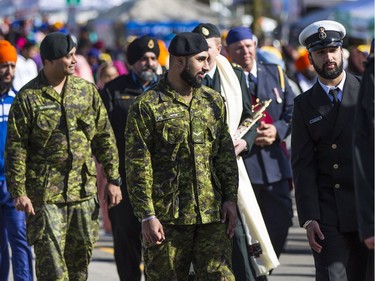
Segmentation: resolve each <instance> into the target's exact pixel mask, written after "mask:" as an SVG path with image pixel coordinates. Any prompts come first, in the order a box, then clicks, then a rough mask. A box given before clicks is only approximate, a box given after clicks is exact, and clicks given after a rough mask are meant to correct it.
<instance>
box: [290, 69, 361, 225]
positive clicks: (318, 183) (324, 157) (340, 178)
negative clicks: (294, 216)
mask: <svg viewBox="0 0 375 281" xmlns="http://www.w3.org/2000/svg"><path fill="white" fill-rule="evenodd" d="M346 75H347V76H346V81H345V84H344V90H343V98H342V101H341V105H340V109H339V112H338V113H337V111H336V109H335V108H334V107H333V105H332V102H331V101H330V99H329V98H328V96H327V94H326V93H325V92H324V90H323V89H322V87H321V86H320V84H319V83H318V82H317V83H316V84H315V85H314V86H313V87H312V88H311V89H310V90H308V91H306V92H305V93H303V94H301V95H300V96H298V97H296V98H295V103H294V113H293V131H292V166H293V176H294V182H295V188H296V203H297V210H298V217H299V222H300V225H303V224H304V223H305V222H306V221H307V220H312V219H313V220H317V221H318V222H320V223H321V224H325V225H331V226H337V227H338V228H339V230H340V231H341V232H349V231H357V219H356V208H355V197H354V182H353V160H352V159H353V157H352V137H353V120H354V119H353V117H354V112H355V105H356V102H357V96H358V91H359V86H360V82H359V80H358V79H357V78H356V77H355V76H353V75H351V74H350V73H347V74H346Z"/></svg>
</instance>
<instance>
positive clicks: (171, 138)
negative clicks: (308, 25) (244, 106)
mask: <svg viewBox="0 0 375 281" xmlns="http://www.w3.org/2000/svg"><path fill="white" fill-rule="evenodd" d="M207 50H208V45H207V42H206V40H205V38H204V37H203V36H202V35H201V34H197V33H190V32H185V33H180V34H178V35H176V36H175V37H174V39H173V40H172V42H171V44H170V47H169V52H170V54H171V57H170V70H169V72H168V73H167V74H166V76H165V77H164V79H162V80H161V81H160V82H159V83H158V85H156V86H155V87H153V88H152V89H150V90H149V91H147V92H145V93H144V94H142V95H140V96H139V97H137V98H136V99H135V101H134V103H133V105H132V106H131V109H130V111H129V116H128V119H127V125H126V130H125V136H126V157H125V168H126V175H127V184H128V191H129V196H130V201H131V203H132V205H133V208H134V213H135V215H136V216H137V217H138V219H139V220H140V221H141V222H142V237H143V241H142V242H143V246H144V260H145V273H146V278H147V280H148V281H153V280H163V281H164V280H187V279H188V275H189V267H190V263H191V262H192V263H193V265H194V270H195V272H196V279H197V280H215V281H217V280H234V276H233V272H232V266H231V254H232V241H231V239H232V237H233V235H234V230H235V226H236V220H237V211H236V201H237V188H238V171H237V163H236V158H235V153H234V146H233V143H232V140H231V137H230V134H229V131H228V126H227V124H226V112H225V104H224V100H223V98H222V97H221V95H220V94H219V93H217V92H215V91H214V90H212V89H210V88H208V87H205V86H203V87H202V86H201V85H202V78H203V76H204V73H205V72H207V71H208V52H207Z"/></svg>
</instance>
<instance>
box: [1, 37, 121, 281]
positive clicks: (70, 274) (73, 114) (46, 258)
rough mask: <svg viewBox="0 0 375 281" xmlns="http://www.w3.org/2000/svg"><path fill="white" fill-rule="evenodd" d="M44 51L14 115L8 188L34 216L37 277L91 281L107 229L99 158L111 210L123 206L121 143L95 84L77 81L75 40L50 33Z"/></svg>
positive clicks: (31, 238)
mask: <svg viewBox="0 0 375 281" xmlns="http://www.w3.org/2000/svg"><path fill="white" fill-rule="evenodd" d="M40 51H41V56H42V59H43V64H44V68H43V69H42V70H41V71H40V72H39V74H38V76H37V77H36V78H34V79H33V80H31V81H30V82H29V83H27V84H26V85H25V86H24V87H23V88H22V90H21V91H20V92H19V93H18V94H17V95H16V98H15V99H14V102H13V104H12V107H11V109H10V113H9V125H8V135H7V141H6V143H7V145H6V151H5V152H6V153H5V170H6V178H7V183H8V187H9V192H10V194H11V195H12V197H13V198H14V204H15V206H16V209H17V210H18V211H24V212H26V214H27V224H26V229H27V239H28V243H29V244H30V245H33V246H34V251H35V256H36V259H35V267H36V276H37V278H38V279H39V280H86V279H87V277H88V276H87V274H88V270H87V268H88V264H89V262H90V259H91V256H92V250H93V247H94V243H95V242H96V241H97V239H98V230H99V227H98V226H99V221H98V213H99V209H98V202H97V200H96V198H97V188H96V171H95V162H94V159H93V155H94V156H95V157H96V159H97V160H98V161H99V162H100V163H101V164H102V165H103V167H104V170H105V172H106V175H107V178H108V182H109V184H108V185H107V187H106V196H108V201H109V207H113V206H116V205H117V204H118V203H119V202H120V201H121V191H120V187H119V185H120V184H121V178H120V177H119V173H118V154H117V150H116V145H115V139H114V135H113V132H112V128H111V126H110V123H109V120H108V117H107V112H106V110H105V107H104V106H103V103H102V101H101V98H100V95H99V93H98V92H97V90H96V87H95V85H94V84H91V83H89V82H87V81H86V80H84V79H81V78H78V77H76V76H74V75H73V74H74V68H75V64H76V57H75V51H76V47H75V43H74V42H73V40H72V38H71V36H70V35H66V34H63V33H60V32H53V33H50V34H48V35H47V36H46V37H45V38H44V39H43V41H42V42H41V45H40Z"/></svg>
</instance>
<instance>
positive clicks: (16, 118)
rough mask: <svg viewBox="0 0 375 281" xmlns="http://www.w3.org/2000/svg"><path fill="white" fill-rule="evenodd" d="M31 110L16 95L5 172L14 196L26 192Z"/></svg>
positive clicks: (10, 122) (10, 113) (10, 121)
mask: <svg viewBox="0 0 375 281" xmlns="http://www.w3.org/2000/svg"><path fill="white" fill-rule="evenodd" d="M30 120H31V111H30V108H28V107H27V102H26V101H24V100H22V99H21V94H18V95H16V97H15V99H14V101H13V103H12V106H11V108H10V111H9V117H8V131H7V140H6V147H5V173H6V180H7V188H8V191H9V193H10V194H11V196H12V197H19V196H22V195H27V193H26V186H25V182H26V159H27V144H28V138H29V127H30V126H29V124H30Z"/></svg>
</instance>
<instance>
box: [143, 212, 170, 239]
mask: <svg viewBox="0 0 375 281" xmlns="http://www.w3.org/2000/svg"><path fill="white" fill-rule="evenodd" d="M142 237H143V241H145V242H149V243H152V244H155V245H160V244H161V243H162V242H163V241H164V240H165V236H164V230H163V225H162V224H161V223H160V221H159V220H158V219H157V218H153V219H151V220H148V221H145V222H142Z"/></svg>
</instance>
